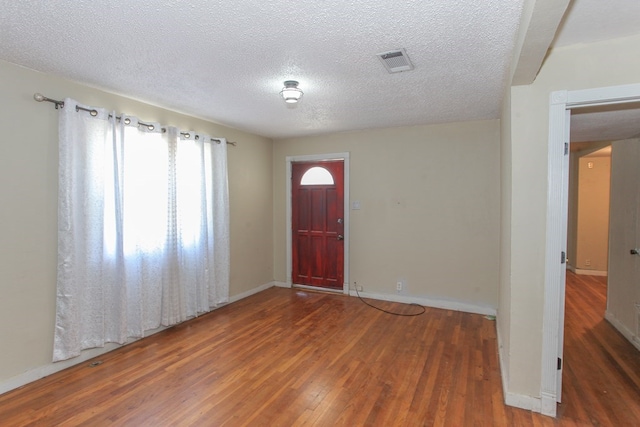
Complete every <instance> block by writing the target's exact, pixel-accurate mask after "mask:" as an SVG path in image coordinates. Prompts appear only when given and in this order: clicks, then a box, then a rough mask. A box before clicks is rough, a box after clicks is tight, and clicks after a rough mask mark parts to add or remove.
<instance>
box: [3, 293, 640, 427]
mask: <svg viewBox="0 0 640 427" xmlns="http://www.w3.org/2000/svg"><path fill="white" fill-rule="evenodd" d="M596 287H597V286H596ZM569 288H570V286H568V291H567V292H568V293H569ZM589 289H590V288H589ZM580 293H581V294H585V295H588V297H589V298H595V299H597V297H596V295H597V294H598V293H597V292H596V291H593V292H592V291H589V292H580ZM568 301H572V302H571V303H570V304H568V305H571V306H573V305H575V306H576V307H577V310H578V311H580V313H581V314H580V316H586V317H589V318H590V319H591V318H592V319H591V320H592V321H594V322H596V323H597V325H601V323H602V322H601V316H600V323H598V320H597V316H594V315H587V314H586V313H584V314H583V312H586V310H584V309H583V308H584V307H580V304H581V303H580V302H576V301H575V300H574V298H568ZM372 302H374V303H375V304H377V305H379V306H382V307H384V308H385V309H389V310H394V311H401V312H402V311H404V312H411V311H412V310H416V307H411V306H407V305H402V304H397V303H385V302H380V301H372ZM571 310H573V308H571V309H570V307H569V306H568V307H567V317H568V318H569V317H570V319H568V321H567V323H568V324H570V325H572V326H571V327H574V326H573V325H576V324H577V325H578V326H577V327H578V328H581V327H584V328H585V329H584V330H585V331H589V330H592V328H591V327H589V326H586V327H585V326H583V324H582V323H581V322H582V320H580V319H578V317H577V315H570V314H569V313H570V312H571ZM607 326H608V325H607ZM600 328H602V329H604V327H602V326H599V329H598V330H597V331H594V332H592V333H593V334H595V335H597V336H598V340H599V341H598V342H599V343H600V344H590V347H589V348H588V349H585V348H579V349H574V347H569V348H568V349H567V351H566V357H565V369H566V372H568V373H567V377H568V378H565V402H566V403H564V404H562V405H561V416H560V418H559V419H557V420H556V419H552V418H549V417H544V416H542V415H540V414H534V413H531V412H529V411H525V410H521V409H516V408H511V407H507V406H505V405H504V403H503V395H502V385H501V378H500V372H499V365H498V355H497V343H496V331H495V322H494V321H492V320H489V319H486V318H485V317H484V316H481V315H474V314H467V313H460V312H453V311H447V310H439V309H431V308H429V309H427V311H426V313H425V314H424V315H421V316H416V317H398V316H392V315H388V314H385V313H382V312H380V311H377V310H374V309H372V308H370V307H368V306H366V305H364V304H363V303H362V302H360V301H359V300H358V299H356V298H348V297H345V296H341V295H330V294H326V293H316V292H309V291H303V290H290V289H281V288H272V289H269V290H266V291H264V292H261V293H259V294H257V295H254V296H251V297H249V298H246V299H244V300H242V301H239V302H236V303H234V304H231V305H229V306H226V307H223V308H221V309H218V310H216V311H214V312H212V313H209V314H207V315H204V316H202V317H200V318H197V319H195V320H192V321H190V322H187V323H185V324H182V325H178V326H176V327H173V328H171V329H168V330H167V331H164V332H161V333H159V334H156V335H154V336H151V337H149V338H146V339H144V340H141V341H138V342H136V343H133V344H130V345H128V346H125V347H123V348H121V349H118V350H116V351H113V352H111V353H108V354H105V355H103V356H101V357H100V358H99V360H100V361H102V362H103V363H102V364H100V365H98V366H95V367H90V366H89V362H87V363H84V364H82V365H80V366H75V367H73V368H70V369H67V370H66V371H63V372H59V373H57V374H54V375H51V376H49V377H47V378H44V379H42V380H39V381H36V382H34V383H31V384H29V385H27V386H25V387H22V388H20V389H17V390H14V391H12V392H9V393H6V394H4V395H2V396H0V425H1V426H26V425H33V426H74V425H90V426H100V425H126V426H129V425H130V426H245V425H246V426H260V425H265V426H296V425H299V426H303V425H315V426H342V425H344V426H420V425H426V426H432V425H433V426H436V425H444V426H552V425H617V426H621V425H625V424H624V423H625V422H627V421H628V420H635V421H636V422H637V421H638V420H640V417H638V414H639V413H640V412H638V411H639V409H638V405H639V403H638V401H639V400H640V399H638V397H639V396H640V394H638V390H637V389H638V384H640V382H638V381H637V375H638V374H639V373H640V369H639V366H638V354H637V353H635V354H632V353H629V352H628V349H627V350H624V349H623V351H627V353H625V354H626V356H624V355H623V356H619V355H617V354H616V353H614V350H615V351H617V350H618V347H620V346H621V347H624V345H623V344H621V343H617V342H616V343H611V342H610V341H608V338H607V334H608V333H607V332H603V331H601V330H600ZM567 329H569V327H568V328H567ZM584 334H585V332H584V331H582V332H581V331H580V330H577V332H575V333H573V332H567V337H568V338H567V342H568V346H569V345H571V346H577V345H578V344H574V342H575V341H576V340H578V339H579V336H581V335H584ZM569 342H571V344H569ZM629 345H630V344H629ZM592 347H593V348H592ZM598 347H601V348H604V349H606V350H607V354H609V359H610V361H618V360H619V359H622V360H623V361H619V362H618V364H617V365H615V366H616V367H615V368H612V369H611V370H612V371H613V372H616V373H617V374H618V377H620V376H621V373H622V371H624V370H627V369H631V370H632V371H633V370H634V369H635V370H634V371H633V372H632V375H633V374H634V373H635V375H636V377H635V379H633V377H629V379H627V380H624V381H623V384H622V385H616V386H609V385H606V386H604V385H603V384H604V383H603V381H604V380H605V379H606V380H607V381H608V380H610V379H613V378H609V377H612V376H613V374H612V373H611V372H609V371H606V372H605V371H601V370H599V369H592V368H593V366H595V359H594V357H595V356H592V352H594V351H595V349H597V348H598ZM633 350H634V351H635V349H633ZM572 353H574V354H573V355H571V354H572ZM585 356H586V357H585ZM585 372H587V373H589V378H587V379H586V383H593V384H594V385H595V386H596V387H595V390H593V391H589V390H587V389H586V388H585V387H586V385H585V384H586V383H585V379H584V378H580V377H581V376H583V375H585ZM601 374H604V375H605V377H604V378H601ZM573 376H575V377H576V378H577V379H576V380H575V381H577V382H574V379H573ZM604 390H606V391H607V393H606V395H605V396H604V397H603V392H604ZM624 390H626V393H636V394H635V401H634V402H630V401H629V400H628V399H631V398H632V397H633V396H634V395H633V394H626V395H623V394H622V393H625V391H624ZM634 405H635V407H634V408H635V409H629V408H630V406H634ZM621 412H625V414H621ZM634 417H635V418H634ZM614 421H615V423H613V422H614ZM610 422H611V423H610ZM608 423H610V424H608ZM629 425H637V424H629Z"/></svg>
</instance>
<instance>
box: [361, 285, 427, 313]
mask: <svg viewBox="0 0 640 427" xmlns="http://www.w3.org/2000/svg"><path fill="white" fill-rule="evenodd" d="M355 291H356V295H358V299H360V301H362V302H363V303H365V304H367V305H368V306H369V307H371V308H375V309H376V310H380V311H382V312H385V313H387V314H393V315H394V316H407V317H411V316H420V315H421V314H424V313H425V312H426V311H427V308H426V307H425V306H423V305H420V304H416V303H414V302H412V303H409V304H408V305H415V306H417V307H420V308H421V309H422V311H421V312H419V313H412V314H403V313H394V312H393V311H388V310H385V309H384V308H380V307H376V306H375V305H373V304H369V303H368V302H366V301H365V300H364V299H362V297H361V296H360V292H358V287H357V286H356V287H355Z"/></svg>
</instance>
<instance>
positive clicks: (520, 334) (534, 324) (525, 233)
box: [498, 36, 640, 397]
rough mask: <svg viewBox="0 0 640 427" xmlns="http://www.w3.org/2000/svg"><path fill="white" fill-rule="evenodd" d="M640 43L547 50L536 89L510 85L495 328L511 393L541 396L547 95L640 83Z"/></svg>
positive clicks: (615, 42)
mask: <svg viewBox="0 0 640 427" xmlns="http://www.w3.org/2000/svg"><path fill="white" fill-rule="evenodd" d="M639 45H640V37H639V36H635V37H627V38H621V39H616V40H613V41H609V42H602V43H593V44H588V45H584V44H581V45H575V46H570V47H566V48H562V49H557V50H554V51H551V52H550V54H549V55H548V57H547V58H546V61H545V63H544V65H543V67H542V69H541V71H540V74H539V75H538V77H537V79H536V81H535V82H534V83H533V84H531V85H526V86H514V87H512V88H511V113H510V116H511V141H510V142H508V143H509V145H510V148H511V153H510V155H511V173H512V185H511V202H510V209H511V212H510V213H509V215H510V218H509V219H505V218H503V219H502V221H503V223H504V221H508V222H509V221H510V225H511V227H510V230H511V238H510V245H511V246H510V247H509V248H505V249H506V251H508V253H506V252H505V250H503V252H502V254H501V262H503V263H504V264H506V265H507V267H504V268H507V269H508V273H507V274H503V275H502V282H501V286H503V287H504V286H506V287H508V288H509V289H510V293H511V298H510V300H509V301H510V306H509V307H506V306H505V305H503V304H502V302H501V305H500V307H499V313H500V312H503V311H508V312H509V313H510V319H509V325H508V326H509V328H508V330H507V328H506V327H505V326H504V325H502V326H501V324H500V323H499V324H498V325H499V328H501V330H500V334H501V335H505V334H508V335H509V338H508V342H509V344H508V347H507V348H505V349H504V351H502V355H503V358H506V359H508V360H507V361H506V364H507V366H508V372H507V373H506V378H507V379H508V382H507V384H506V388H507V391H508V392H511V393H515V394H519V395H524V396H531V397H540V384H541V360H542V314H543V297H544V295H543V289H544V272H545V233H546V210H547V154H548V153H547V145H548V132H549V95H550V93H551V92H552V91H556V90H563V89H568V90H577V89H586V88H594V87H603V86H614V85H622V84H631V83H638V82H639V81H640V56H638V55H636V54H635V53H637V51H638V46H639ZM504 151H506V150H503V152H504ZM503 164H504V162H503ZM505 212H506V211H505V209H503V213H505ZM501 292H502V291H501Z"/></svg>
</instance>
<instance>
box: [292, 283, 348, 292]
mask: <svg viewBox="0 0 640 427" xmlns="http://www.w3.org/2000/svg"><path fill="white" fill-rule="evenodd" d="M291 287H292V288H296V289H306V290H308V291H316V292H329V293H332V294H342V293H343V292H344V291H343V290H342V289H333V288H324V287H322V286H311V285H296V284H295V283H294V284H292V285H291Z"/></svg>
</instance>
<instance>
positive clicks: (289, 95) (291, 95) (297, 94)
mask: <svg viewBox="0 0 640 427" xmlns="http://www.w3.org/2000/svg"><path fill="white" fill-rule="evenodd" d="M280 95H282V98H283V99H284V102H286V103H287V104H295V103H296V102H298V101H299V100H300V98H302V95H303V92H302V90H300V88H298V82H297V81H295V80H287V81H286V82H284V87H283V88H282V90H281V91H280Z"/></svg>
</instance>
